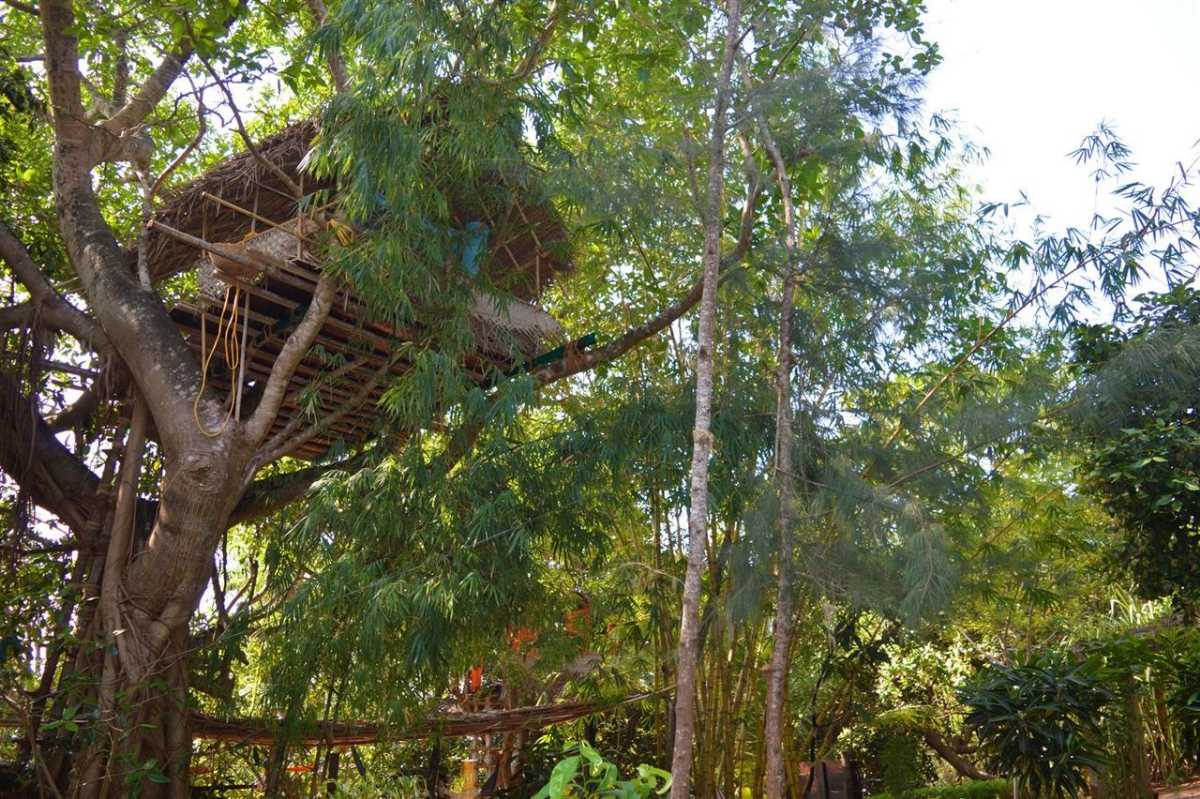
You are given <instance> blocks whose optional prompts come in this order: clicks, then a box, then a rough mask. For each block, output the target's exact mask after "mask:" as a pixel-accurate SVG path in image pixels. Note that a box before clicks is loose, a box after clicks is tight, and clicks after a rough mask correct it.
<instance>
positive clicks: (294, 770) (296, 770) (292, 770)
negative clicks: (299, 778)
mask: <svg viewBox="0 0 1200 799" xmlns="http://www.w3.org/2000/svg"><path fill="white" fill-rule="evenodd" d="M312 770H313V767H312V766H311V765H307V766H288V767H287V771H288V773H289V774H301V773H304V772H306V771H312Z"/></svg>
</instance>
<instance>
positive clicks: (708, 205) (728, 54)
mask: <svg viewBox="0 0 1200 799" xmlns="http://www.w3.org/2000/svg"><path fill="white" fill-rule="evenodd" d="M726 10H727V16H728V20H727V23H726V28H725V44H724V52H723V54H722V60H721V68H720V74H719V77H718V84H717V91H716V98H715V103H714V108H713V122H712V134H711V139H710V143H709V159H710V160H709V164H708V186H707V196H706V202H705V206H704V217H705V218H704V259H703V264H704V289H703V296H702V297H701V300H700V325H699V335H698V340H697V344H698V347H699V351H698V352H697V354H696V421H695V425H694V427H693V431H692V468H691V506H690V507H689V508H688V561H687V573H686V577H685V578H684V584H683V609H682V620H681V622H680V629H679V646H678V649H677V653H676V661H677V666H676V696H675V747H674V751H673V753H672V757H671V772H672V774H673V775H674V782H672V784H671V799H685V798H686V797H687V796H688V794H689V790H690V783H691V779H690V777H691V767H692V749H693V745H694V739H695V729H696V666H697V660H698V655H699V652H698V649H699V638H700V575H701V573H702V572H703V569H704V551H705V538H706V534H707V526H708V461H709V456H710V455H711V453H712V433H711V432H710V427H711V419H712V395H713V339H714V337H715V336H714V333H715V330H716V314H717V296H716V295H717V278H718V272H719V270H720V266H721V229H722V225H721V221H722V220H721V195H722V191H723V189H724V177H725V173H724V168H725V133H726V126H727V120H726V115H727V112H728V106H729V95H730V85H731V82H732V76H733V60H734V54H735V52H736V50H737V48H738V43H739V41H740V40H739V37H738V27H739V25H740V18H741V2H740V0H728V2H727V4H726Z"/></svg>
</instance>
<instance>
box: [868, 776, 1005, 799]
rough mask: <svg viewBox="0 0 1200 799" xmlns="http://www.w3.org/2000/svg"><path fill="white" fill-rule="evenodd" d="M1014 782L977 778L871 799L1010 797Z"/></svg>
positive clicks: (995, 798)
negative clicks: (957, 783)
mask: <svg viewBox="0 0 1200 799" xmlns="http://www.w3.org/2000/svg"><path fill="white" fill-rule="evenodd" d="M1011 796H1012V783H1011V782H1009V781H1008V780H975V781H973V782H964V783H962V784H961V785H937V786H934V787H932V788H917V789H916V790H912V791H906V792H904V793H900V794H890V793H876V794H871V799H1009V797H1011Z"/></svg>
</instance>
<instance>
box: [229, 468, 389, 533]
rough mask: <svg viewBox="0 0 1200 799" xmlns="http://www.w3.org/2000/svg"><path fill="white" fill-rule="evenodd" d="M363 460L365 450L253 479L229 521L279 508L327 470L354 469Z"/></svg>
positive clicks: (242, 520) (304, 491)
mask: <svg viewBox="0 0 1200 799" xmlns="http://www.w3.org/2000/svg"><path fill="white" fill-rule="evenodd" d="M366 462H367V453H363V454H361V455H355V456H354V457H351V458H346V459H344V460H340V461H337V462H335V463H323V464H320V465H317V466H309V467H307V468H304V469H299V470H297V471H294V472H288V473H287V474H277V475H272V476H271V477H264V478H262V479H261V480H255V481H254V482H253V483H251V484H250V486H249V487H248V488H247V489H246V491H245V492H244V493H243V494H242V498H241V501H239V502H238V504H237V507H235V508H234V509H233V513H231V514H230V516H229V524H230V525H231V526H232V525H235V524H243V523H245V522H252V521H254V520H255V519H261V518H263V517H264V516H269V515H271V514H272V513H275V512H277V511H280V510H283V509H284V508H286V507H287V506H288V505H291V504H292V503H293V502H296V501H298V500H300V499H302V498H303V497H304V495H305V494H307V493H308V489H310V488H312V485H313V483H315V482H317V480H320V479H321V478H322V477H323V476H324V475H326V474H328V473H329V472H333V471H337V470H339V469H355V468H357V467H359V466H361V465H362V464H364V463H366Z"/></svg>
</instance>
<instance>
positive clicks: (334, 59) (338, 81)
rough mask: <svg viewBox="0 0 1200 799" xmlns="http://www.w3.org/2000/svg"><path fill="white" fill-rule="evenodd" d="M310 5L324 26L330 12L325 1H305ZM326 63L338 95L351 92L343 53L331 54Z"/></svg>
mask: <svg viewBox="0 0 1200 799" xmlns="http://www.w3.org/2000/svg"><path fill="white" fill-rule="evenodd" d="M305 1H306V3H307V5H308V10H309V11H311V12H312V15H313V16H314V17H315V18H316V20H317V24H318V25H324V24H325V20H326V19H328V17H329V11H328V10H327V9H326V8H325V3H324V2H323V0H305ZM325 60H326V63H327V64H328V66H329V74H330V76H331V77H332V78H333V88H334V89H336V90H337V93H338V94H346V93H347V92H349V91H350V77H349V75H347V74H346V62H345V61H343V60H342V55H341V53H338V52H330V53H329V54H328V55H327V56H326V57H325Z"/></svg>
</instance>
